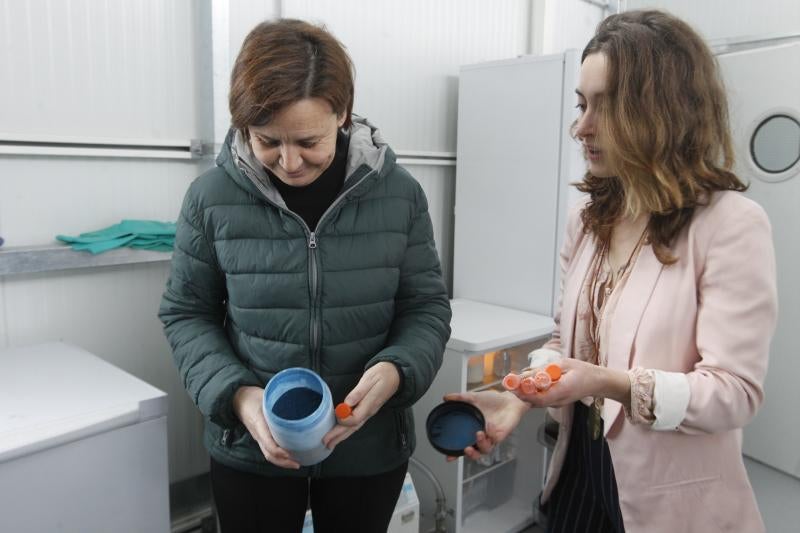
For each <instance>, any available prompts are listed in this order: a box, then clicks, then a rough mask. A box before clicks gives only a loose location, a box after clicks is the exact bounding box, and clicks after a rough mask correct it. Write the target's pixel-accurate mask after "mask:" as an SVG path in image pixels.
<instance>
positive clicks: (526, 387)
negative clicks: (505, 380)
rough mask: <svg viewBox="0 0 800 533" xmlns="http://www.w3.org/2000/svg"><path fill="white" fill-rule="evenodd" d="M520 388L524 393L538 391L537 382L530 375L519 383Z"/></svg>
mask: <svg viewBox="0 0 800 533" xmlns="http://www.w3.org/2000/svg"><path fill="white" fill-rule="evenodd" d="M519 388H520V389H521V390H522V392H523V393H524V394H533V393H534V392H536V383H535V382H534V380H533V378H532V377H530V376H528V377H527V378H525V379H523V380H522V383H520V384H519Z"/></svg>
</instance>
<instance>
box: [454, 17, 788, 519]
mask: <svg viewBox="0 0 800 533" xmlns="http://www.w3.org/2000/svg"><path fill="white" fill-rule="evenodd" d="M576 93H577V100H578V107H579V108H580V111H581V114H580V118H579V119H578V120H577V121H576V123H575V124H574V126H573V134H574V136H575V138H576V139H577V140H579V141H580V142H581V144H582V146H583V150H584V154H585V157H586V160H587V166H588V169H587V173H586V176H585V177H584V179H583V181H582V182H580V183H579V184H578V185H577V187H578V189H579V190H580V191H582V192H584V193H586V195H585V196H586V198H585V200H584V201H583V202H581V204H580V205H578V206H577V207H576V208H575V209H574V210H573V212H572V213H571V215H570V217H569V220H568V223H567V228H566V237H565V239H564V246H563V249H562V251H561V279H562V294H561V304H560V310H559V313H558V315H557V316H556V329H555V332H554V334H553V336H552V338H551V339H550V341H549V342H547V343H546V344H545V345H544V346H543V347H542V348H540V349H538V350H535V351H534V352H533V353H531V356H530V367H531V369H530V370H528V371H527V372H526V374H527V373H532V372H535V371H536V370H537V369H539V368H540V367H543V366H544V365H546V364H549V363H553V362H556V363H558V364H559V365H560V366H561V368H562V370H563V376H562V377H561V379H560V380H559V381H558V382H557V383H556V384H555V385H554V386H552V387H551V388H550V389H548V390H547V391H546V392H539V393H533V394H524V393H522V392H518V391H514V392H506V393H502V394H501V393H497V392H482V393H466V394H454V395H450V396H448V398H449V399H460V400H464V401H468V402H471V403H474V404H475V405H477V406H478V407H479V408H480V409H481V410H482V411H483V413H484V415H485V416H486V419H487V430H486V432H485V433H484V432H480V433H479V434H478V439H477V449H475V448H472V447H470V448H467V449H466V450H465V453H466V454H467V455H468V456H469V457H472V458H477V457H478V456H479V455H480V454H481V453H487V452H489V451H490V450H491V449H492V447H493V446H494V445H495V444H497V443H498V442H499V441H501V440H503V439H504V438H505V437H506V436H507V435H508V434H509V433H510V432H511V431H512V430H513V429H514V427H516V425H517V424H518V423H519V420H520V419H521V417H522V416H523V415H524V414H525V413H526V412H527V411H528V410H530V409H531V408H532V407H548V408H551V413H552V414H553V416H554V417H555V418H556V419H557V420H558V421H559V422H560V425H559V435H558V441H557V444H556V448H555V451H554V453H553V457H552V461H551V463H550V469H549V472H548V477H547V482H546V485H545V487H544V490H543V492H542V495H541V504H542V506H543V508H544V509H545V511H546V514H547V516H548V519H549V520H548V521H549V524H548V531H554V532H560V531H586V532H589V531H591V532H596V531H613V532H622V531H628V532H632V531H647V532H650V533H653V532H674V531H681V532H702V533H706V532H710V531H722V530H725V531H728V530H735V531H748V532H756V531H763V530H764V525H763V522H762V520H761V516H760V513H759V511H758V507H757V505H756V501H755V498H754V496H753V492H752V489H751V487H750V483H749V481H748V479H747V474H746V472H745V469H744V465H743V461H742V455H741V439H742V427H744V426H745V425H746V424H747V423H748V422H749V421H750V420H751V419H752V418H753V416H755V414H756V412H757V411H758V408H759V406H760V405H761V403H762V402H763V400H764V390H763V381H764V376H765V373H766V369H767V358H768V353H769V343H770V339H771V336H772V333H773V331H774V328H775V322H776V316H777V296H776V285H775V260H774V251H773V246H772V238H771V230H770V225H769V221H768V219H767V216H766V214H765V213H764V211H763V209H762V208H761V207H759V206H758V205H757V204H755V203H754V202H752V201H751V200H749V199H747V198H746V197H745V196H743V195H742V194H741V192H742V191H744V190H745V189H746V188H747V187H746V185H745V184H744V183H743V182H742V181H741V180H740V179H739V177H737V176H736V175H735V174H734V173H733V172H732V170H731V169H732V166H733V150H732V147H731V138H730V132H729V126H728V114H727V104H726V98H725V91H724V88H723V86H722V83H721V81H720V78H719V74H718V69H717V65H716V62H715V60H714V58H713V56H712V54H711V53H710V51H709V49H708V47H707V46H706V44H705V43H704V42H703V40H702V39H701V38H700V37H699V36H698V35H697V33H696V32H695V31H694V30H692V28H690V27H689V26H688V25H687V24H686V23H684V22H683V21H681V20H679V19H677V18H675V17H673V16H671V15H668V14H666V13H663V12H659V11H631V12H625V13H622V14H618V15H613V16H610V17H608V18H607V19H606V20H604V21H603V22H602V23H601V24H600V26H599V27H598V29H597V32H596V34H595V36H594V37H593V38H592V40H591V41H590V42H589V44H588V45H587V46H586V48H585V50H584V51H583V55H582V64H581V71H580V77H579V84H578V88H577V90H576Z"/></svg>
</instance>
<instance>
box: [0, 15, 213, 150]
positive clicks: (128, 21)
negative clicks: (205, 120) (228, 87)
mask: <svg viewBox="0 0 800 533" xmlns="http://www.w3.org/2000/svg"><path fill="white" fill-rule="evenodd" d="M193 8H194V5H193V2H191V1H190V0H170V1H168V2H164V1H162V0H105V1H99V0H70V1H62V0H27V1H19V0H2V5H0V18H1V19H2V20H0V29H2V30H1V31H2V33H3V36H2V38H1V39H2V40H3V41H2V42H3V45H2V48H0V62H1V63H2V64H3V68H2V69H0V116H2V117H3V119H2V124H0V132H11V133H35V134H57V135H63V136H73V137H86V136H91V137H114V138H141V139H147V138H153V137H154V138H161V139H165V138H166V139H173V138H175V139H188V138H197V137H199V136H200V135H199V133H200V132H199V128H200V126H199V121H198V118H199V113H198V105H202V104H201V103H200V102H198V100H197V97H196V93H195V87H196V86H197V85H196V79H195V70H196V63H197V54H196V53H195V50H196V49H197V44H198V43H197V42H196V39H199V38H200V36H199V35H198V34H197V32H196V31H195V30H196V21H195V19H194V16H195V13H196V11H195V10H194V9H193Z"/></svg>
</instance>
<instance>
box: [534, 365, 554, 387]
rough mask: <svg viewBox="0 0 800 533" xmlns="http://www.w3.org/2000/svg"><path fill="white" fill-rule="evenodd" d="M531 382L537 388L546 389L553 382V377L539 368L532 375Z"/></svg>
mask: <svg viewBox="0 0 800 533" xmlns="http://www.w3.org/2000/svg"><path fill="white" fill-rule="evenodd" d="M533 384H534V386H535V387H536V389H537V390H540V391H546V390H547V389H549V388H550V385H552V384H553V379H552V378H551V377H550V374H548V373H547V372H544V371H542V370H540V371H538V372H537V373H536V375H534V376H533Z"/></svg>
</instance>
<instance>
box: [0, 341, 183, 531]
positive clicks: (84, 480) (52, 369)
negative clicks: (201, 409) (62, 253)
mask: <svg viewBox="0 0 800 533" xmlns="http://www.w3.org/2000/svg"><path fill="white" fill-rule="evenodd" d="M166 414H167V396H166V394H164V393H163V392H161V391H160V390H158V389H156V388H154V387H152V386H150V385H148V384H147V383H144V382H143V381H141V380H139V379H137V378H135V377H133V376H131V375H129V374H127V373H125V372H123V371H122V370H120V369H118V368H116V367H114V366H113V365H111V364H109V363H107V362H105V361H103V360H101V359H100V358H98V357H96V356H94V355H92V354H90V353H89V352H86V351H85V350H82V349H80V348H76V347H74V346H70V345H67V344H63V343H50V344H40V345H35V346H29V347H24V348H11V349H5V350H0V531H4V532H5V531H8V532H14V533H49V532H54V531H59V532H68V533H95V532H96V533H107V532H110V531H113V532H115V533H124V532H129V533H165V532H168V531H169V529H170V519H169V494H168V483H169V478H168V472H167V416H166Z"/></svg>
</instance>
